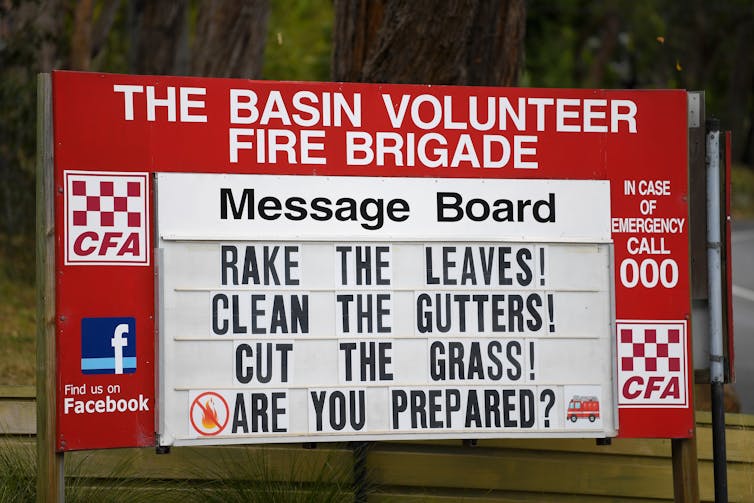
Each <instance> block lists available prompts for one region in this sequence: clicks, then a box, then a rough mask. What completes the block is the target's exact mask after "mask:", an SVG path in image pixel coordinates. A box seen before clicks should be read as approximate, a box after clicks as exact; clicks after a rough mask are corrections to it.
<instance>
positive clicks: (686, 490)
mask: <svg viewBox="0 0 754 503" xmlns="http://www.w3.org/2000/svg"><path fill="white" fill-rule="evenodd" d="M671 445H672V452H673V495H674V496H675V501H676V503H698V502H699V473H698V468H697V457H696V428H694V436H693V437H691V438H674V439H672V440H671Z"/></svg>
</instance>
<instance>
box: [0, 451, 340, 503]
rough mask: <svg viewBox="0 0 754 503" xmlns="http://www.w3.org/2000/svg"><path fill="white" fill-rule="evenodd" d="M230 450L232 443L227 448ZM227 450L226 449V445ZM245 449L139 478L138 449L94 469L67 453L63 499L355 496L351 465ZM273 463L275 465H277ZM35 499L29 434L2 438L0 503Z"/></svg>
mask: <svg viewBox="0 0 754 503" xmlns="http://www.w3.org/2000/svg"><path fill="white" fill-rule="evenodd" d="M230 449H231V450H233V449H234V448H232V447H231V448H230ZM228 452H230V451H228ZM245 453H246V455H245V456H243V457H239V456H237V455H230V454H229V455H227V456H223V455H222V454H221V455H219V456H218V455H217V453H215V456H213V458H212V468H211V469H210V470H208V465H207V464H206V463H205V464H202V465H198V464H197V465H196V466H189V467H186V466H183V468H184V469H186V470H187V472H186V473H183V475H189V476H191V475H193V476H194V477H195V480H186V479H183V478H180V479H176V480H160V479H151V478H150V479H146V480H144V479H141V478H140V477H139V476H135V477H134V474H135V473H138V472H139V467H138V466H137V464H138V460H139V458H138V455H135V456H132V457H130V458H128V457H125V458H123V460H122V461H120V462H118V463H117V464H115V465H114V466H113V467H112V468H110V469H109V470H106V471H102V468H101V467H100V468H99V469H97V470H95V471H97V475H96V476H95V477H92V471H91V470H92V461H91V460H89V458H88V456H87V455H86V454H84V455H83V456H81V455H79V456H74V455H69V456H66V458H65V464H66V466H65V472H66V479H65V482H66V484H65V500H66V501H67V502H69V503H79V502H80V503H89V502H92V501H107V502H108V503H120V502H123V503H126V502H133V501H149V502H150V503H152V502H153V503H163V502H165V503H171V502H176V503H213V502H222V503H234V502H238V503H241V502H244V503H246V502H249V503H255V502H259V503H262V502H264V503H339V502H343V503H345V502H350V501H353V492H352V488H351V484H350V468H351V467H350V466H343V464H342V463H341V464H339V463H337V462H333V463H330V462H328V461H327V460H325V461H324V463H321V462H313V463H310V462H306V461H303V460H301V459H295V458H294V459H287V460H286V464H285V466H284V467H281V466H280V463H279V461H280V460H279V459H278V463H275V461H273V458H274V457H275V456H271V454H272V453H271V452H270V451H269V450H267V449H253V450H251V449H246V450H245ZM276 465H277V466H276ZM35 499H36V466H35V447H34V439H33V437H28V438H27V437H15V438H14V437H4V438H0V503H25V502H33V501H35Z"/></svg>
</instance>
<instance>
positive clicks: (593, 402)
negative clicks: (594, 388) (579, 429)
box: [566, 395, 600, 423]
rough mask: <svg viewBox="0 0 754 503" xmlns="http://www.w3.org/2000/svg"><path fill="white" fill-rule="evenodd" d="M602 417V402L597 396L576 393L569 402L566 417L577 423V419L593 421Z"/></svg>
mask: <svg viewBox="0 0 754 503" xmlns="http://www.w3.org/2000/svg"><path fill="white" fill-rule="evenodd" d="M599 417H600V402H599V400H597V397H596V396H579V395H576V396H574V397H572V398H571V401H570V402H568V412H567V413H566V418H567V419H570V420H571V422H572V423H575V422H576V420H577V419H580V418H585V419H589V422H590V423H593V422H594V421H595V420H596V419H598V418H599Z"/></svg>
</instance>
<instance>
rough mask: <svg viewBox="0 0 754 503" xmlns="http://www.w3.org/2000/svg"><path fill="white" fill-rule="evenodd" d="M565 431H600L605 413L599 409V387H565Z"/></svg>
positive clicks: (600, 401)
mask: <svg viewBox="0 0 754 503" xmlns="http://www.w3.org/2000/svg"><path fill="white" fill-rule="evenodd" d="M563 399H565V400H567V402H565V403H564V406H565V410H564V416H565V428H566V429H579V430H583V429H591V428H594V429H600V428H602V416H603V414H605V411H604V410H602V408H601V403H602V402H603V400H602V387H601V386H591V385H589V386H587V385H585V386H565V387H564V389H563Z"/></svg>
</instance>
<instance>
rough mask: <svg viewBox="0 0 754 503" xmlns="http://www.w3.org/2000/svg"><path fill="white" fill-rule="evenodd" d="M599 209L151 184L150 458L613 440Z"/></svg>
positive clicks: (373, 187)
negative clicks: (192, 448) (169, 451)
mask: <svg viewBox="0 0 754 503" xmlns="http://www.w3.org/2000/svg"><path fill="white" fill-rule="evenodd" d="M609 197H610V195H609V182H607V181H595V180H489V179H487V180H471V179H429V178H371V177H311V176H272V175H213V174H181V173H172V174H168V173H160V174H158V175H157V198H156V199H157V212H156V218H157V224H158V229H157V234H158V235H157V243H158V247H159V253H158V266H157V269H158V275H159V283H158V285H159V287H158V290H159V291H158V310H157V312H158V318H159V319H158V324H159V339H158V355H159V357H158V358H159V365H158V368H159V397H158V398H159V409H158V433H159V443H160V445H199V444H222V443H263V442H317V441H348V440H379V439H416V438H494V437H553V436H556V437H572V436H575V437H611V436H615V435H616V433H617V429H618V428H617V414H616V400H615V389H614V388H615V383H614V372H615V371H614V361H615V356H614V337H615V334H614V306H613V294H612V292H613V287H612V278H613V273H612V244H611V240H610V228H609V222H610V204H609V203H610V200H609Z"/></svg>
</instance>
